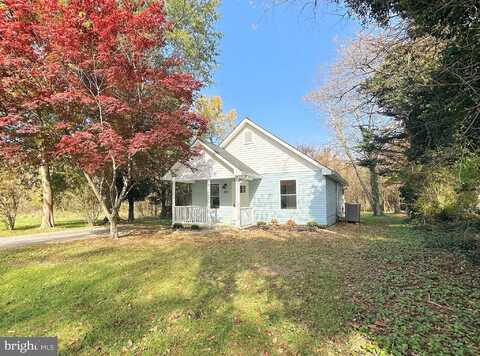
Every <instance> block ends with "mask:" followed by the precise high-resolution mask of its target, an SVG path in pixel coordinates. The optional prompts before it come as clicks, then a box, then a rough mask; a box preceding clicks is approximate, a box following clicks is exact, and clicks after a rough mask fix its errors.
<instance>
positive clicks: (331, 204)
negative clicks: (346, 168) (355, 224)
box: [326, 178, 338, 225]
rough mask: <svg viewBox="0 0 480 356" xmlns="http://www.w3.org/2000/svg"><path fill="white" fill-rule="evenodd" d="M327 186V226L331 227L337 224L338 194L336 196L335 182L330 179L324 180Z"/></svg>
mask: <svg viewBox="0 0 480 356" xmlns="http://www.w3.org/2000/svg"><path fill="white" fill-rule="evenodd" d="M326 185H327V190H326V192H327V198H326V206H327V225H333V224H335V223H336V222H337V215H338V214H337V208H338V194H337V186H338V184H337V182H335V181H333V180H332V179H330V178H326Z"/></svg>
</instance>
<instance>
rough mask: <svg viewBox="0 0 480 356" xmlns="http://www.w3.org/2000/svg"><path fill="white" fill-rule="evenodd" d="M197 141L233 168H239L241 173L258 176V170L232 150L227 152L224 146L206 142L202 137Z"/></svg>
mask: <svg viewBox="0 0 480 356" xmlns="http://www.w3.org/2000/svg"><path fill="white" fill-rule="evenodd" d="M197 142H199V143H200V144H201V145H202V146H203V147H205V148H207V149H208V150H209V151H210V152H213V153H214V154H215V155H217V156H219V157H220V158H222V159H223V161H225V162H226V163H228V164H229V165H230V166H231V167H232V168H234V169H236V170H238V172H240V174H242V175H249V176H258V173H257V172H255V171H254V170H253V169H252V168H250V167H249V166H247V165H246V164H245V163H243V162H242V161H240V160H239V159H238V158H236V157H235V156H234V155H232V154H231V153H230V152H227V151H226V150H224V149H223V148H221V147H219V146H217V145H214V144H213V143H210V142H205V141H203V140H200V139H198V140H197Z"/></svg>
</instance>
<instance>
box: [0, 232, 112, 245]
mask: <svg viewBox="0 0 480 356" xmlns="http://www.w3.org/2000/svg"><path fill="white" fill-rule="evenodd" d="M107 233H108V228H105V227H98V228H93V229H92V228H90V229H81V230H75V231H67V230H66V231H58V232H47V233H41V234H35V235H22V236H12V237H0V249H7V248H16V247H24V246H30V245H37V244H45V243H49V242H63V241H75V240H85V239H90V238H94V237H98V236H102V235H105V234H107Z"/></svg>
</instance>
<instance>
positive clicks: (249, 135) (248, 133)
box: [244, 131, 253, 145]
mask: <svg viewBox="0 0 480 356" xmlns="http://www.w3.org/2000/svg"><path fill="white" fill-rule="evenodd" d="M244 139H245V144H246V145H248V144H250V143H253V138H252V131H245V136H244Z"/></svg>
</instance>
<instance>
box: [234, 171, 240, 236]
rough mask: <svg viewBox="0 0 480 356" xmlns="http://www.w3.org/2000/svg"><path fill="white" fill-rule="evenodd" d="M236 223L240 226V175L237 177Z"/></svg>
mask: <svg viewBox="0 0 480 356" xmlns="http://www.w3.org/2000/svg"><path fill="white" fill-rule="evenodd" d="M235 223H236V225H237V226H238V227H240V226H241V225H240V177H235Z"/></svg>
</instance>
